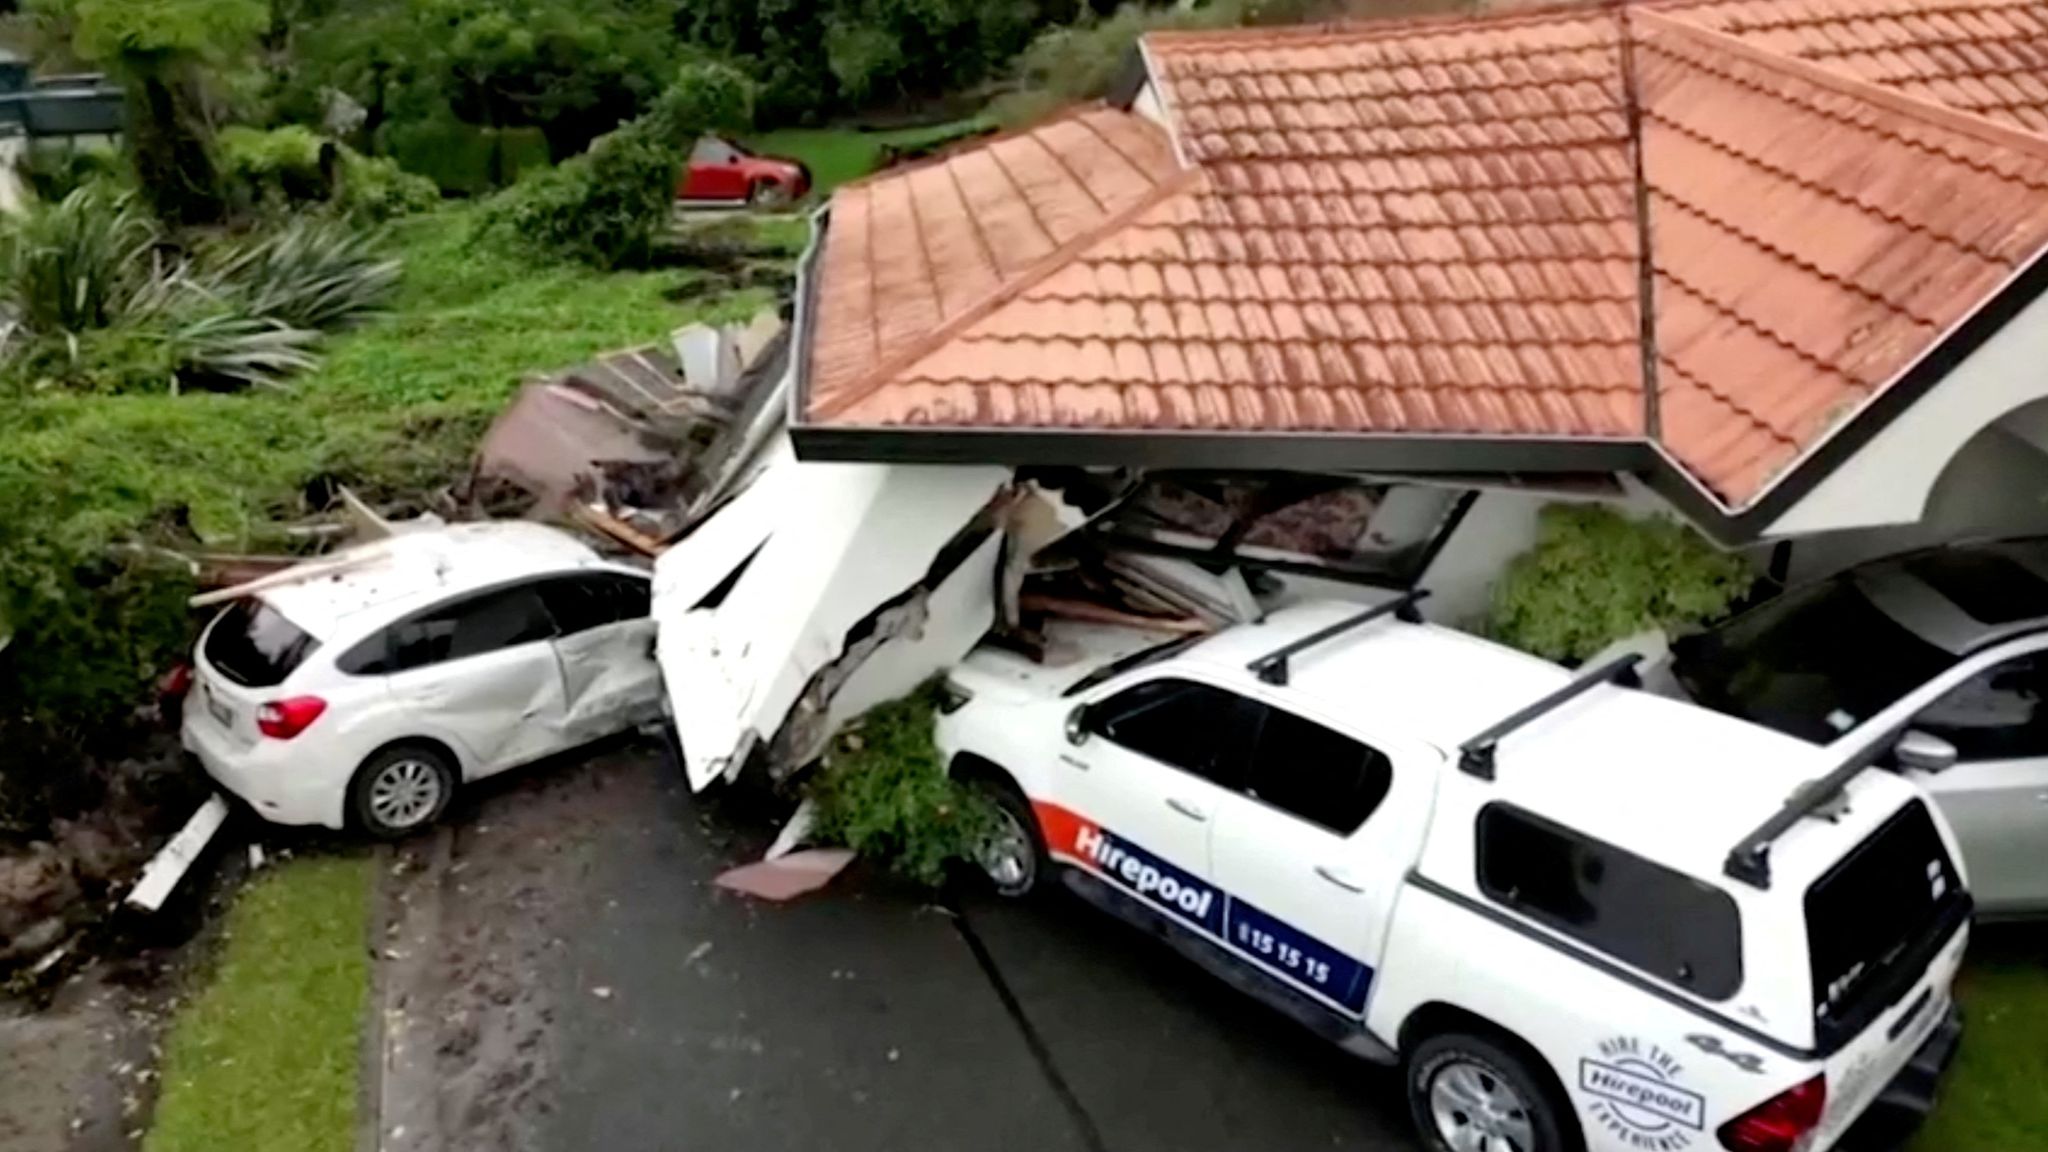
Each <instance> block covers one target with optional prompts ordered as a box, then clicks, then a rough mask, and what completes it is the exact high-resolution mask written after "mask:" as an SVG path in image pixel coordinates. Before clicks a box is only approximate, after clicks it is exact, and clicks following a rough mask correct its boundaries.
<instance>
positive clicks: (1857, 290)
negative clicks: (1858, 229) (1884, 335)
mask: <svg viewBox="0 0 2048 1152" xmlns="http://www.w3.org/2000/svg"><path fill="white" fill-rule="evenodd" d="M1650 195H1651V196H1652V197H1655V198H1657V199H1660V200H1663V201H1665V202H1666V203H1668V204H1670V205H1671V206H1672V207H1674V208H1676V209H1678V210H1679V211H1680V212H1685V213H1688V214H1690V215H1692V216H1695V217H1698V218H1699V219H1701V220H1704V221H1706V222H1707V223H1708V224H1709V225H1711V226H1712V227H1714V228H1717V229H1719V230H1720V231H1722V232H1726V233H1727V234H1728V235H1730V236H1734V237H1736V238H1738V239H1740V240H1743V241H1746V242H1747V243H1750V244H1754V245H1756V246H1757V247H1758V248H1761V249H1763V250H1764V251H1766V252H1769V253H1770V254H1771V255H1773V256H1776V257H1777V258H1778V259H1780V260H1783V261H1784V262H1785V263H1787V264H1790V265H1792V266H1793V267H1795V268H1798V269H1801V270H1803V271H1805V272H1808V273H1811V274H1812V275H1814V276H1817V277H1819V278H1821V279H1822V280H1826V281H1827V282H1828V283H1830V284H1833V285H1835V286H1836V287H1839V288H1841V289H1842V290H1844V291H1846V292H1849V293H1851V294H1852V295H1855V296H1857V297H1859V298H1861V299H1863V300H1866V301H1868V302H1870V303H1872V304H1875V305H1878V306H1879V307H1881V308H1884V309H1885V310H1887V311H1890V312H1894V313H1897V314H1898V315H1900V316H1903V317H1905V318H1906V319H1908V320H1911V321H1912V322H1913V323H1915V324H1918V325H1920V326H1921V327H1923V328H1931V329H1939V328H1940V327H1941V322H1940V321H1938V320H1935V319H1933V318H1931V317H1928V316H1922V315H1920V314H1918V313H1916V312H1915V311H1913V309H1911V308H1909V307H1907V306H1906V305H1904V304H1900V303H1897V302H1895V301H1893V300H1890V299H1888V298H1887V297H1885V296H1883V295H1880V294H1879V293H1877V292H1875V291H1872V290H1871V289H1869V288H1865V287H1864V286H1863V285H1861V284H1858V283H1856V282H1855V281H1853V280H1850V279H1848V278H1846V277H1843V276H1841V275H1838V274H1836V273H1833V272H1829V271H1828V270H1827V269H1825V268H1822V267H1821V266H1820V265H1818V264H1815V263H1814V262H1813V261H1811V260H1808V259H1807V258H1806V257H1804V256H1801V255H1800V254H1798V253H1797V252H1794V251H1792V250H1791V249H1789V248H1785V247H1783V246H1781V245H1778V244H1774V243H1772V242H1771V241H1769V240H1766V239H1764V238H1763V237H1761V236H1758V235H1756V234H1755V233H1753V232H1749V231H1747V230H1745V229H1743V228H1740V227H1738V226H1736V225H1735V224H1733V223H1731V222H1729V221H1728V220H1726V219H1725V218H1723V217H1721V216H1720V215H1718V214H1716V213H1713V212H1709V211H1707V210H1706V209H1704V208H1702V207H1700V206H1699V205H1697V204H1694V203H1692V202H1691V201H1689V200H1686V199H1685V198H1684V197H1681V196H1677V195H1674V194H1673V193H1671V192H1667V191H1664V190H1662V189H1659V188H1655V187H1652V188H1651V189H1650Z"/></svg>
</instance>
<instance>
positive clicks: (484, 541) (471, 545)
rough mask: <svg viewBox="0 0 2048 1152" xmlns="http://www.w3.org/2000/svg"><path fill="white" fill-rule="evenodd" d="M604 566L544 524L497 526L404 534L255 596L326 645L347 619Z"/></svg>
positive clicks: (327, 559) (321, 562) (333, 558)
mask: <svg viewBox="0 0 2048 1152" xmlns="http://www.w3.org/2000/svg"><path fill="white" fill-rule="evenodd" d="M602 563H603V561H602V559H601V558H600V557H599V556H598V554H597V553H596V552H595V551H594V550H593V549H592V548H591V547H590V546H589V545H587V544H585V543H583V542H582V541H580V540H578V539H576V538H575V537H573V536H570V535H569V534H567V533H565V532H562V531H560V530H558V529H555V528H550V527H548V526H547V525H545V524H534V523H530V522H527V521H523V520H499V521H489V522H485V523H476V524H453V525H449V526H447V527H443V528H433V529H426V530H415V531H406V532H401V533H399V534H397V535H394V536H390V537H387V538H385V539H382V540H376V541H372V542H370V543H368V544H359V545H357V546H355V547H353V548H349V549H345V550H343V551H340V552H336V553H334V554H332V555H330V556H323V557H320V558H318V559H315V560H312V561H309V562H308V563H307V564H305V565H302V566H301V569H300V571H302V572H305V573H308V574H309V575H308V578H306V579H302V580H297V581H293V582H290V583H283V584H278V585H276V586H273V587H269V588H265V589H263V590H262V591H260V592H258V593H257V595H258V596H259V597H260V598H261V599H263V600H264V601H265V602H267V603H269V604H270V605H271V607H273V608H275V609H277V611H279V612H281V613H283V614H284V616H285V617H286V618H287V619H289V620H290V621H291V622H292V623H294V624H296V625H298V627H299V628H301V629H303V630H304V631H305V632H307V633H308V634H310V635H312V636H314V637H316V638H321V639H325V638H327V637H328V636H329V635H331V634H332V633H333V632H335V631H336V630H337V628H338V627H339V626H340V625H341V624H342V623H343V622H344V621H345V620H346V619H347V618H349V617H351V616H354V615H356V614H358V613H361V612H365V611H368V610H370V609H373V608H380V607H382V608H394V607H399V606H400V605H401V602H408V601H413V600H421V599H426V600H433V599H438V598H439V597H441V596H445V595H449V594H451V593H456V592H462V591H466V590H468V589H471V588H486V587H489V586H491V585H494V584H502V583H505V582H507V581H511V580H517V579H519V578H521V577H523V576H534V575H539V574H541V573H544V572H554V571H560V570H562V569H571V568H581V567H595V566H599V565H601V564H602Z"/></svg>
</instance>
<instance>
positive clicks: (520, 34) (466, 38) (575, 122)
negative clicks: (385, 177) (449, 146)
mask: <svg viewBox="0 0 2048 1152" xmlns="http://www.w3.org/2000/svg"><path fill="white" fill-rule="evenodd" d="M675 7H676V0H586V2H584V3H571V2H569V0H362V2H360V3H355V4H350V5H345V6H344V5H337V4H334V3H333V0H294V9H293V14H292V15H291V16H288V17H287V18H286V20H287V22H288V23H291V24H292V25H293V27H292V30H291V31H290V33H289V35H288V36H287V37H286V41H287V43H288V49H287V51H286V53H285V56H286V60H285V63H284V64H283V65H282V67H281V68H280V69H279V71H278V75H277V77H276V91H275V96H276V108H277V112H278V114H279V115H281V116H284V117H287V118H291V119H297V120H301V121H306V120H315V119H318V118H319V117H320V116H322V115H323V113H324V111H325V104H326V101H327V100H328V99H329V96H328V94H329V93H340V94H342V95H345V96H347V97H348V98H349V99H350V100H353V101H354V102H356V103H357V104H358V105H360V106H361V107H362V108H363V110H364V113H365V115H364V119H363V123H362V127H361V128H360V130H359V131H360V135H359V136H358V138H357V139H358V142H359V143H362V144H364V145H366V146H368V145H372V144H374V143H375V142H376V141H377V140H379V139H380V138H381V136H380V132H381V130H382V129H384V128H385V126H386V125H391V126H394V127H398V128H401V129H403V128H406V127H409V126H414V125H419V124H422V123H425V122H430V121H434V120H443V121H448V122H451V123H454V124H460V125H467V126H471V127H472V128H480V129H484V130H486V131H493V130H499V129H507V128H538V129H540V131H541V132H542V134H543V135H544V136H545V137H546V140H547V145H548V151H549V153H550V154H551V155H552V156H553V158H554V159H556V160H562V159H566V158H567V157H569V156H572V155H575V154H576V153H578V152H581V151H582V150H583V149H584V148H586V147H588V146H589V145H590V142H591V141H592V140H594V139H596V138H597V137H598V136H601V135H603V134H604V133H606V132H609V131H611V130H612V129H613V128H615V127H617V126H618V125H619V124H620V123H621V122H623V121H625V120H629V119H631V118H632V117H633V116H635V115H636V114H638V113H639V112H640V111H641V110H642V109H644V108H645V107H647V106H648V104H649V102H650V101H652V100H653V98H654V97H655V96H656V95H657V94H658V93H659V92H660V91H661V89H662V86H663V84H664V83H665V82H666V81H667V80H668V79H670V78H671V77H672V76H673V74H674V70H675V68H676V65H677V63H678V54H679V49H680V46H679V45H678V44H677V43H676V39H675V34H674V31H673V23H674V8H675Z"/></svg>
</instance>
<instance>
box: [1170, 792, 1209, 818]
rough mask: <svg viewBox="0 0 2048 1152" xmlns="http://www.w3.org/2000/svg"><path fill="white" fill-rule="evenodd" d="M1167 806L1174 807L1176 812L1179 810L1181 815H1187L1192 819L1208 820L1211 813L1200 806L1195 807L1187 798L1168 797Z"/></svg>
mask: <svg viewBox="0 0 2048 1152" xmlns="http://www.w3.org/2000/svg"><path fill="white" fill-rule="evenodd" d="M1166 806H1167V807H1168V808H1171V809H1173V810H1174V811H1175V812H1178V813H1180V814H1181V815H1183V816H1185V817H1187V818H1188V819H1190V820H1207V819H1208V818H1209V814H1208V813H1207V812H1204V811H1202V810H1201V809H1200V808H1197V807H1195V806H1194V805H1193V804H1190V803H1188V802H1187V801H1185V800H1176V799H1173V798H1172V797H1168V798H1167V801H1166Z"/></svg>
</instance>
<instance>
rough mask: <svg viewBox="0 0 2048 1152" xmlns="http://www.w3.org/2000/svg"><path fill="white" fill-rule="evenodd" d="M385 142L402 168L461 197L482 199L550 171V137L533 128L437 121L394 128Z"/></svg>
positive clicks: (399, 125) (440, 118)
mask: <svg viewBox="0 0 2048 1152" xmlns="http://www.w3.org/2000/svg"><path fill="white" fill-rule="evenodd" d="M384 139H385V142H386V147H387V148H388V150H389V151H390V153H391V156H392V158H393V159H395V160H397V161H398V166H399V167H401V168H403V169H405V170H406V171H408V172H417V173H419V174H420V175H422V176H425V177H427V178H428V179H429V180H432V181H433V182H434V184H435V185H436V186H437V187H439V188H440V189H442V190H443V191H447V192H453V193H456V194H458V195H462V196H481V195H483V194H485V193H487V192H490V191H492V190H493V189H497V188H503V187H506V186H507V185H510V184H513V183H515V182H517V181H518V180H519V178H520V177H522V176H524V175H526V174H527V173H530V172H537V171H540V170H542V169H545V168H546V167H547V166H548V159H549V157H548V140H547V135H546V134H545V133H543V132H542V131H541V130H540V129H539V128H533V127H520V128H484V127H479V126H478V125H475V124H464V123H462V122H461V121H459V120H456V119H454V118H452V117H449V116H437V117H434V118H432V119H427V120H416V121H411V122H408V123H404V124H396V125H393V126H392V127H391V128H390V129H388V130H387V131H386V132H385V133H384Z"/></svg>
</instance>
